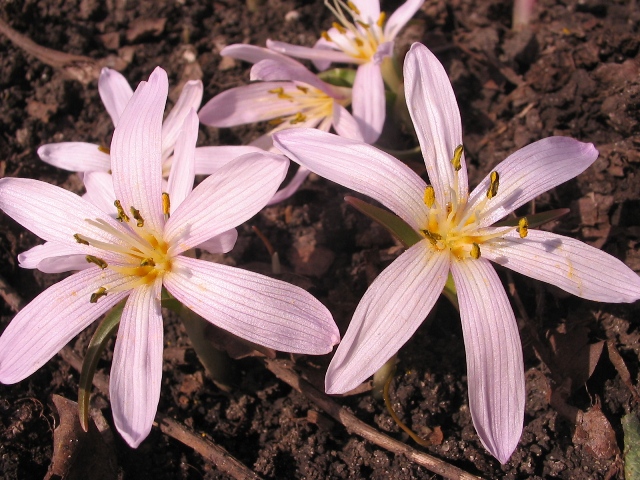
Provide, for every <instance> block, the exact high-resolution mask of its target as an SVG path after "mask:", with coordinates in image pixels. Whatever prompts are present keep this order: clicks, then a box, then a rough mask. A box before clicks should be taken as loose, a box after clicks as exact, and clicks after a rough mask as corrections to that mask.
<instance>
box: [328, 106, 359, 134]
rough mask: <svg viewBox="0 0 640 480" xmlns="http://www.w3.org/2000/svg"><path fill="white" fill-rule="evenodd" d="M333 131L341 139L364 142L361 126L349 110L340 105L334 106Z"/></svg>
mask: <svg viewBox="0 0 640 480" xmlns="http://www.w3.org/2000/svg"><path fill="white" fill-rule="evenodd" d="M333 129H334V130H335V131H336V133H337V134H338V135H340V136H341V137H345V138H350V139H351V140H359V141H361V142H363V141H364V138H363V136H362V131H361V130H360V125H359V124H358V122H357V121H356V119H355V118H353V116H352V115H351V114H350V113H349V112H348V111H347V109H346V108H344V107H343V106H342V105H340V104H339V103H334V104H333Z"/></svg>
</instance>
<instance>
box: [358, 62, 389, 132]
mask: <svg viewBox="0 0 640 480" xmlns="http://www.w3.org/2000/svg"><path fill="white" fill-rule="evenodd" d="M352 109H353V116H354V118H355V119H356V120H357V121H358V125H359V126H360V131H361V132H362V137H363V138H364V141H365V142H367V143H371V144H373V143H375V141H376V140H378V137H380V133H381V132H382V127H383V125H384V119H385V116H386V101H385V93H384V82H383V80H382V74H381V73H380V65H377V64H376V63H374V62H368V63H365V64H362V65H360V66H359V67H358V70H357V71H356V78H355V81H354V82H353V104H352Z"/></svg>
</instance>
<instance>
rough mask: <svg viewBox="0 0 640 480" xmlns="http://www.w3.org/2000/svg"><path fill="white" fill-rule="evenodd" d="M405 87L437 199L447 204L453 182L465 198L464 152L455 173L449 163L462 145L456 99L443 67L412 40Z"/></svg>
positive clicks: (405, 64) (459, 196) (406, 64)
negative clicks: (459, 166)
mask: <svg viewBox="0 0 640 480" xmlns="http://www.w3.org/2000/svg"><path fill="white" fill-rule="evenodd" d="M404 89H405V95H406V97H407V107H408V109H409V113H410V114H411V119H412V120H413V125H414V127H415V129H416V135H417V136H418V140H419V142H420V148H421V149H422V155H423V156H424V162H425V164H426V167H427V173H428V174H429V181H430V182H431V185H432V186H433V188H434V190H435V194H436V200H437V202H438V203H439V204H440V205H446V203H447V202H449V201H450V200H449V197H450V193H449V192H450V189H451V188H455V185H456V184H457V186H458V188H457V193H458V198H460V199H464V198H467V195H468V189H469V186H468V179H467V167H466V164H465V160H464V154H463V155H462V159H461V163H462V168H460V170H459V171H458V172H457V174H456V172H455V171H454V169H453V165H452V164H451V159H452V158H453V153H454V151H455V149H456V147H457V146H458V145H462V123H461V121H460V110H459V109H458V103H457V102H456V97H455V95H454V93H453V89H452V88H451V82H450V81H449V77H448V76H447V72H445V70H444V67H443V66H442V64H441V63H440V62H439V61H438V59H437V58H436V57H435V55H433V53H431V52H430V51H429V49H428V48H427V47H425V46H424V45H421V44H419V43H414V44H413V45H412V46H411V49H410V50H409V53H407V56H406V57H405V61H404ZM456 177H457V180H456Z"/></svg>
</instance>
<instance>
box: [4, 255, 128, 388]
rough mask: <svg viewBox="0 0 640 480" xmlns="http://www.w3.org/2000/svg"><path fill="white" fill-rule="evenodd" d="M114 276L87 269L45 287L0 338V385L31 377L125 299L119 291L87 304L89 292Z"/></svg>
mask: <svg viewBox="0 0 640 480" xmlns="http://www.w3.org/2000/svg"><path fill="white" fill-rule="evenodd" d="M117 276H118V274H116V273H113V272H110V271H108V270H107V271H103V270H100V269H99V268H98V267H94V268H91V269H87V270H84V271H82V272H79V273H76V274H74V275H72V276H70V277H67V278H65V279H64V280H62V281H61V282H58V283H56V284H55V285H53V286H51V287H49V288H48V289H46V290H45V291H44V292H42V293H41V294H40V295H38V296H37V297H36V298H35V299H34V300H33V301H32V302H31V303H29V304H28V305H27V306H26V307H24V308H23V309H22V310H21V311H20V312H19V313H18V314H17V315H16V316H15V317H14V319H13V320H12V321H11V323H10V324H9V326H8V327H7V328H6V329H5V331H4V333H3V334H2V336H1V337H0V382H2V383H16V382H19V381H21V380H22V379H24V378H26V377H28V376H29V375H31V374H32V373H33V372H35V371H36V370H38V369H39V368H40V367H41V366H42V365H44V364H45V363H46V362H47V361H48V360H49V359H50V358H51V357H53V356H54V355H55V354H56V353H58V352H59V351H60V349H61V348H62V347H64V346H65V345H66V344H67V343H68V342H69V341H70V340H71V339H72V338H73V337H75V336H76V335H77V334H78V333H79V332H81V331H82V330H84V329H85V328H86V327H87V326H88V325H89V324H90V323H91V322H93V321H94V320H95V319H97V318H98V317H99V316H100V315H102V314H104V313H105V312H107V311H108V310H110V309H111V307H113V306H114V305H115V304H116V303H118V302H119V301H120V300H122V299H123V298H125V297H126V295H127V293H126V292H121V293H115V294H112V295H107V296H106V297H105V298H102V299H100V301H98V302H97V303H90V302H89V298H90V297H91V294H92V293H94V292H95V291H96V290H97V289H98V288H99V287H101V286H102V285H104V284H105V283H109V282H110V281H112V280H113V279H115V278H116V277H117ZM52 307H55V308H52Z"/></svg>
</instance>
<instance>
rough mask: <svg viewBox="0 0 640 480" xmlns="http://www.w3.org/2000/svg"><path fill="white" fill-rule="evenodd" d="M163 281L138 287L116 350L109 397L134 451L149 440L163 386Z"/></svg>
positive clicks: (116, 420)
mask: <svg viewBox="0 0 640 480" xmlns="http://www.w3.org/2000/svg"><path fill="white" fill-rule="evenodd" d="M161 287H162V282H161V281H159V280H158V281H156V282H155V283H153V284H151V285H143V286H140V287H137V288H135V289H134V290H133V291H132V292H131V295H130V296H129V299H128V300H127V303H126V304H125V306H124V310H123V312H122V317H121V319H120V326H119V327H118V337H117V339H116V346H115V348H114V351H113V364H112V366H111V378H110V379H109V396H110V398H111V409H112V410H113V421H114V423H115V424H116V428H117V429H118V431H119V432H120V434H121V435H122V437H123V438H124V439H125V441H126V442H127V443H128V444H129V445H130V446H131V447H133V448H137V447H138V445H140V443H142V441H143V440H144V439H145V438H147V435H149V432H150V431H151V426H152V425H153V419H154V417H155V416H156V411H157V409H158V402H159V401H160V385H161V383H162V348H163V340H162V338H163V331H162V311H161V309H160V289H161Z"/></svg>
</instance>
